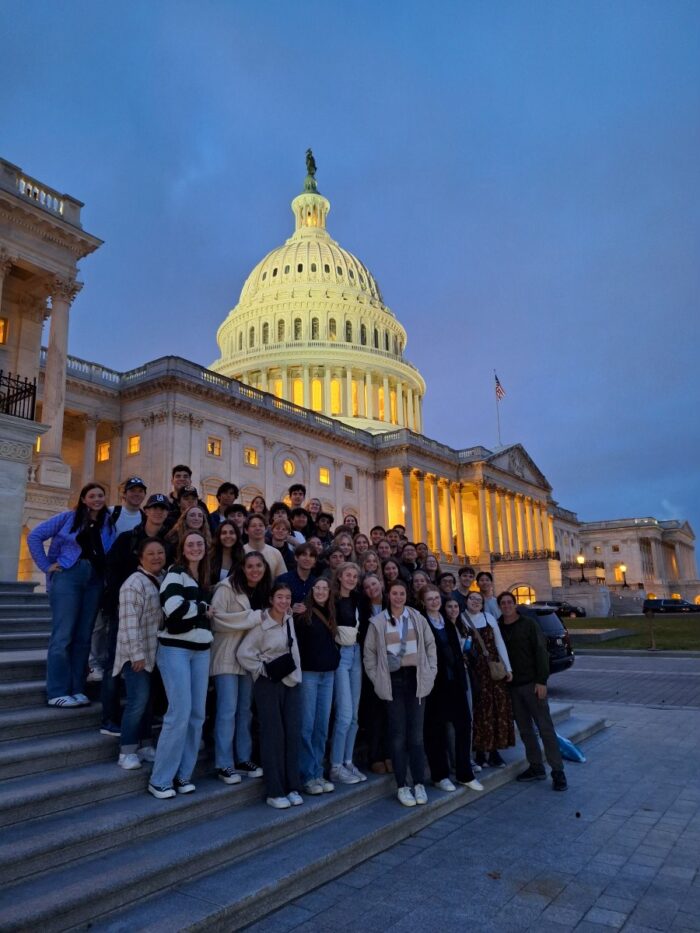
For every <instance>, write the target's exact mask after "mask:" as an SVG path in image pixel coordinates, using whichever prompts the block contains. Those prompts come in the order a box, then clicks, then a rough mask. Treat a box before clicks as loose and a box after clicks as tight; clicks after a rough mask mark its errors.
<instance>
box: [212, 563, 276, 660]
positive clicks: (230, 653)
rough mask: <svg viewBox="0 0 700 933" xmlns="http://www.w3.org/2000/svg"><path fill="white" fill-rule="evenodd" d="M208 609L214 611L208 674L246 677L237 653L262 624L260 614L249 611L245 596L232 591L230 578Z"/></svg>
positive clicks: (248, 603)
mask: <svg viewBox="0 0 700 933" xmlns="http://www.w3.org/2000/svg"><path fill="white" fill-rule="evenodd" d="M211 608H212V609H213V611H214V617H213V618H212V620H211V628H212V632H213V633H214V641H213V643H212V646H211V667H210V669H209V673H210V674H211V676H212V677H214V676H215V675H216V674H245V673H246V671H245V670H244V669H243V668H242V667H241V665H240V664H239V663H238V661H237V660H236V652H237V651H238V646H239V645H240V643H241V641H242V640H243V636H244V635H245V633H246V632H248V631H250V629H252V628H253V626H255V625H260V623H261V622H262V616H263V614H262V611H261V610H260V609H251V608H250V600H249V599H248V597H247V596H246V594H245V593H239V592H237V591H236V590H234V589H233V587H232V586H231V580H230V578H229V579H227V580H223V581H222V582H221V583H219V584H218V585H217V587H216V589H215V590H214V595H213V596H212V600H211Z"/></svg>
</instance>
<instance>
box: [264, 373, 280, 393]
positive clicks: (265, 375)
mask: <svg viewBox="0 0 700 933" xmlns="http://www.w3.org/2000/svg"><path fill="white" fill-rule="evenodd" d="M260 388H261V389H262V391H263V392H269V391H270V383H269V382H268V380H267V369H261V370H260ZM282 394H283V395H284V387H282Z"/></svg>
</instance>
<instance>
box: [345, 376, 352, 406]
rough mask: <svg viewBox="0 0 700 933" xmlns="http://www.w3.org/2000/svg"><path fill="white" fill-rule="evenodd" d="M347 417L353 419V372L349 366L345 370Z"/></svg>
mask: <svg viewBox="0 0 700 933" xmlns="http://www.w3.org/2000/svg"><path fill="white" fill-rule="evenodd" d="M345 416H346V418H351V417H352V370H351V369H350V367H349V366H348V367H346V369H345Z"/></svg>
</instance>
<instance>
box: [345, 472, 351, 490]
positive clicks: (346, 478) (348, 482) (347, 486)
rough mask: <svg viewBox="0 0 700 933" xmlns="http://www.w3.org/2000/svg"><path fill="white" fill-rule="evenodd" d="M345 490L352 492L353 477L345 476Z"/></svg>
mask: <svg viewBox="0 0 700 933" xmlns="http://www.w3.org/2000/svg"><path fill="white" fill-rule="evenodd" d="M345 488H346V489H347V490H349V491H352V476H348V475H347V473H346V474H345Z"/></svg>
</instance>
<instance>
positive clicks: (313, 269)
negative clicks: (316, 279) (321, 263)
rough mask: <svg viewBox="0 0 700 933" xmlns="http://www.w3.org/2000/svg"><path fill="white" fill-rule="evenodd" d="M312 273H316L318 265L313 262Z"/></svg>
mask: <svg viewBox="0 0 700 933" xmlns="http://www.w3.org/2000/svg"><path fill="white" fill-rule="evenodd" d="M311 271H312V272H315V271H316V263H315V262H312V263H311Z"/></svg>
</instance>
